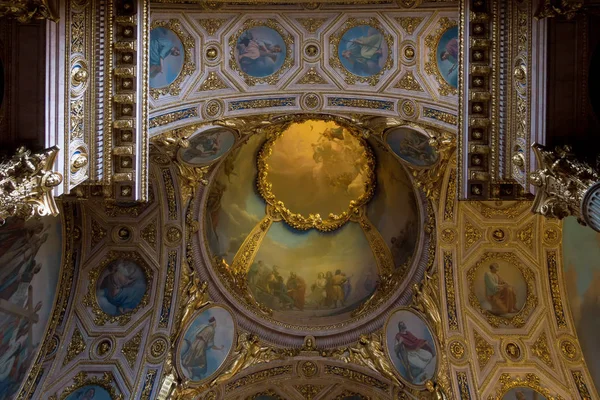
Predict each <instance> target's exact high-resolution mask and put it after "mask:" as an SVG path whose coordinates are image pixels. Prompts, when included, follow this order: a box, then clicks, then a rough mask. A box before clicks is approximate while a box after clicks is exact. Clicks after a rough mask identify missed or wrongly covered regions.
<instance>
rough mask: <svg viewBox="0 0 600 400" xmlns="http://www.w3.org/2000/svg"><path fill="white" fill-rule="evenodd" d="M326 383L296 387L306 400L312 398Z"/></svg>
mask: <svg viewBox="0 0 600 400" xmlns="http://www.w3.org/2000/svg"><path fill="white" fill-rule="evenodd" d="M324 387H325V385H311V384H308V385H294V388H295V389H296V390H297V391H298V392H299V393H300V394H301V395H302V397H304V399H305V400H312V399H313V398H315V396H316V395H317V394H319V392H320V391H321V390H323V388H324Z"/></svg>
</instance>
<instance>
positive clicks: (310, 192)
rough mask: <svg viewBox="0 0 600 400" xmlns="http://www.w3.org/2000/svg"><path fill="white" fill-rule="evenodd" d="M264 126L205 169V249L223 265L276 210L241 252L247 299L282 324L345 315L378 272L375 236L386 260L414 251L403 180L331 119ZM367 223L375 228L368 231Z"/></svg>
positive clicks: (413, 212)
mask: <svg viewBox="0 0 600 400" xmlns="http://www.w3.org/2000/svg"><path fill="white" fill-rule="evenodd" d="M269 135H271V134H265V133H262V134H254V135H252V136H250V137H249V138H247V139H246V140H245V141H244V142H243V143H242V144H241V145H240V146H238V147H236V148H235V149H234V150H232V152H231V153H230V154H229V155H228V156H227V157H226V158H225V159H224V160H223V162H222V163H221V164H220V166H219V169H218V171H217V172H216V174H215V175H214V176H213V179H212V182H211V183H210V185H209V190H208V194H207V195H205V198H204V207H205V210H206V217H205V219H204V235H205V238H206V243H207V246H208V252H209V255H210V258H211V259H215V258H216V259H222V260H223V261H224V262H225V263H226V264H227V265H228V266H231V265H232V264H233V263H234V262H235V260H237V259H238V257H239V255H238V252H240V248H241V247H242V246H243V244H244V243H246V242H247V240H248V238H249V236H253V235H255V232H256V230H255V228H256V227H257V226H258V225H259V224H261V221H264V219H265V218H266V217H268V215H271V214H274V215H280V216H277V217H274V218H273V222H272V223H271V225H270V226H269V227H268V228H267V231H266V233H265V234H264V235H263V236H261V238H260V239H259V240H258V241H259V243H258V244H257V249H255V250H254V251H253V253H252V257H251V260H248V259H249V258H250V257H247V258H246V260H248V261H246V263H247V264H246V268H247V269H246V271H247V275H246V281H247V282H246V284H247V287H248V290H249V292H250V293H251V295H252V297H253V299H254V300H255V301H256V302H257V303H259V304H260V305H261V306H263V307H265V308H268V309H270V310H272V311H273V314H272V318H273V319H274V320H276V321H280V322H283V323H289V324H299V325H307V326H312V325H318V324H322V323H325V322H327V323H335V322H341V321H344V320H348V319H349V318H350V317H351V315H352V311H354V310H355V309H356V308H357V307H358V306H359V305H360V304H361V303H364V302H365V301H366V300H367V299H368V298H369V297H371V295H372V294H373V293H374V291H375V288H376V285H377V280H378V279H379V274H380V273H381V272H382V271H381V268H382V267H381V265H380V262H379V261H378V260H377V258H376V257H375V255H374V250H373V246H374V245H373V242H374V239H373V237H376V238H380V239H381V240H382V242H383V243H385V245H387V249H386V251H385V254H386V257H388V258H390V264H391V265H393V266H396V267H399V266H402V265H403V264H407V263H409V262H410V261H411V260H412V259H413V256H414V253H415V249H416V246H417V243H418V237H419V235H420V232H419V216H418V210H417V205H416V199H415V193H414V191H413V188H412V186H411V184H410V180H409V178H408V176H407V174H406V172H405V170H404V167H403V166H402V165H401V164H400V162H399V161H398V160H397V159H396V158H395V157H394V156H393V155H392V154H389V153H388V152H386V151H383V150H381V149H377V146H373V145H371V144H369V143H368V142H367V141H366V140H364V139H362V138H359V137H358V136H357V135H356V134H355V133H354V131H353V130H352V129H351V128H350V127H346V126H340V125H338V124H337V123H335V122H332V121H320V120H307V121H303V122H302V123H297V124H291V125H289V126H287V127H284V131H283V133H281V132H280V133H278V134H276V135H275V138H274V136H273V135H271V136H269ZM279 140H281V141H279ZM374 149H375V150H374ZM259 159H260V160H261V161H259ZM261 162H262V164H261ZM259 170H262V172H259ZM265 171H266V172H267V173H266V174H264V173H263V172H265ZM261 179H262V180H263V182H261ZM265 192H268V195H265ZM265 198H266V199H267V200H266V201H265ZM288 207H289V208H288ZM267 209H268V210H269V211H267ZM273 210H276V211H273ZM268 213H269V214H268ZM285 213H288V214H287V215H285ZM317 214H318V217H319V221H320V222H316V223H315V222H314V221H315V219H314V216H315V215H317ZM343 215H345V216H343ZM303 218H304V219H303ZM363 218H364V220H363ZM288 219H290V221H291V223H288ZM365 220H368V222H365ZM298 221H304V222H302V223H299V222H298ZM327 221H334V222H332V223H331V224H330V225H327V223H328V222H327ZM321 222H322V223H323V225H318V224H319V223H321ZM310 224H313V225H310ZM293 225H295V226H293ZM309 225H310V226H309ZM367 225H369V226H372V227H374V229H375V230H376V233H375V234H372V233H370V234H368V235H367V234H366V233H365V229H370V228H368V227H367ZM299 228H302V229H299Z"/></svg>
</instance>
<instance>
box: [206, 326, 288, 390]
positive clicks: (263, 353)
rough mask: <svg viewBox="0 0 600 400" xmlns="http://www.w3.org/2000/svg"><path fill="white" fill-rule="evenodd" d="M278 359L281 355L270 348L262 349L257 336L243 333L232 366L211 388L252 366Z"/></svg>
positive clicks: (213, 382) (212, 383)
mask: <svg viewBox="0 0 600 400" xmlns="http://www.w3.org/2000/svg"><path fill="white" fill-rule="evenodd" d="M276 358H279V355H278V354H276V353H275V351H274V350H273V349H272V348H270V347H261V346H260V343H259V341H258V337H257V336H256V335H252V334H249V333H242V334H241V335H240V336H239V337H238V343H237V347H236V348H235V358H234V359H233V361H232V362H231V365H230V366H229V368H227V370H225V372H223V373H222V374H220V375H219V376H218V377H216V378H215V379H214V380H213V381H212V382H211V383H210V386H215V385H218V384H220V383H223V382H225V381H227V380H229V379H231V378H232V377H233V376H234V375H236V374H237V373H238V372H240V371H242V370H244V369H246V368H248V367H250V366H252V365H255V364H260V363H263V362H269V361H271V360H274V359H276Z"/></svg>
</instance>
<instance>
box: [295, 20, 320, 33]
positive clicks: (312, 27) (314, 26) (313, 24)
mask: <svg viewBox="0 0 600 400" xmlns="http://www.w3.org/2000/svg"><path fill="white" fill-rule="evenodd" d="M296 21H298V22H299V23H300V25H302V26H303V27H304V29H306V30H307V31H308V32H310V33H315V32H316V31H317V30H318V29H319V28H320V27H321V26H322V25H323V24H324V23H325V21H327V18H296Z"/></svg>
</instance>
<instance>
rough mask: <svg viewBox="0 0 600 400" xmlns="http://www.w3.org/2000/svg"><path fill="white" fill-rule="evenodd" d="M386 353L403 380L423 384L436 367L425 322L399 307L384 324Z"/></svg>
mask: <svg viewBox="0 0 600 400" xmlns="http://www.w3.org/2000/svg"><path fill="white" fill-rule="evenodd" d="M385 338H386V347H387V351H388V354H389V356H390V358H391V361H392V363H393V364H394V367H395V368H396V371H398V373H399V374H400V376H401V377H402V379H403V380H404V382H406V383H408V384H409V385H412V386H423V385H425V382H426V381H427V380H429V379H432V378H433V377H434V375H435V372H436V368H437V348H436V344H435V340H434V337H433V333H432V331H431V329H430V328H429V326H428V324H427V323H426V322H425V321H424V320H423V319H422V318H421V317H420V316H419V315H417V314H415V313H414V312H413V311H411V310H409V309H399V310H397V311H396V312H394V313H393V314H392V315H391V316H390V317H389V319H388V321H387V323H386V326H385Z"/></svg>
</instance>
